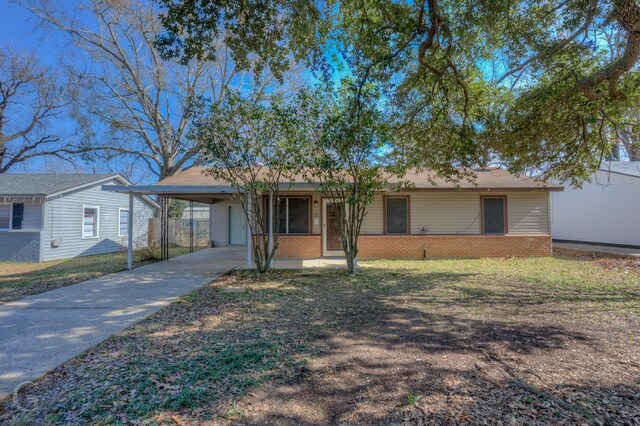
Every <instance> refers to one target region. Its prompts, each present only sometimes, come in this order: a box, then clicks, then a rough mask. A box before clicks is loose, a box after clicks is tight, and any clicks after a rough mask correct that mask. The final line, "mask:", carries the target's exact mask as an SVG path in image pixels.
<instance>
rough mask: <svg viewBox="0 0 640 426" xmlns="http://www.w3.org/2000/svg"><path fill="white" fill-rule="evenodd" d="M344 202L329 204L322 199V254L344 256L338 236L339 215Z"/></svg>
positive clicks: (340, 239)
mask: <svg viewBox="0 0 640 426" xmlns="http://www.w3.org/2000/svg"><path fill="white" fill-rule="evenodd" d="M342 209H344V204H331V202H330V201H329V200H327V199H324V200H322V255H323V256H344V251H342V238H341V236H340V216H341V215H342Z"/></svg>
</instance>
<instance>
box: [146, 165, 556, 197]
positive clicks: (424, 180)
mask: <svg viewBox="0 0 640 426" xmlns="http://www.w3.org/2000/svg"><path fill="white" fill-rule="evenodd" d="M206 170H207V169H206V168H205V167H192V168H189V169H186V170H182V171H180V172H178V173H176V174H174V175H173V176H170V177H167V178H165V179H163V180H161V181H160V182H158V183H157V184H155V185H154V186H183V185H184V186H190V187H194V186H211V187H215V186H228V185H229V183H228V182H225V181H223V180H219V179H214V178H213V177H211V176H209V175H208V174H206ZM474 172H475V174H476V179H475V181H474V182H473V181H472V182H469V181H468V180H462V181H460V182H457V183H456V182H450V181H447V180H445V179H443V178H440V177H437V176H436V175H435V174H434V173H433V172H431V171H428V170H425V171H421V170H416V169H410V170H408V171H407V173H406V175H405V176H404V178H403V179H402V180H403V181H409V182H412V183H413V185H414V189H416V190H431V191H456V190H461V191H486V190H487V189H489V190H494V191H495V190H518V191H562V190H563V189H564V187H563V186H561V185H556V184H553V183H549V182H542V181H539V180H536V179H534V178H531V177H527V176H516V175H514V174H511V173H509V172H508V171H506V170H503V169H499V168H486V169H481V170H475V171H474ZM295 180H296V183H304V182H305V180H304V179H303V178H302V177H300V178H297V179H295ZM398 181H400V179H398ZM391 183H393V181H392V182H391Z"/></svg>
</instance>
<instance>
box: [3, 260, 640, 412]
mask: <svg viewBox="0 0 640 426" xmlns="http://www.w3.org/2000/svg"><path fill="white" fill-rule="evenodd" d="M361 264H362V268H361V270H360V272H359V274H358V275H357V276H355V277H351V276H348V275H346V274H344V273H343V272H342V271H322V272H321V273H319V274H315V273H307V272H301V271H274V272H271V273H268V274H265V275H262V276H256V275H254V274H252V273H249V272H246V271H245V272H242V271H240V272H236V273H234V274H231V275H228V276H225V277H222V278H221V279H220V280H218V281H216V282H214V283H213V284H211V285H209V286H205V287H204V288H202V289H200V290H198V291H196V292H193V293H191V294H189V295H187V296H185V297H183V298H181V299H179V300H178V301H177V302H175V303H174V304H172V305H170V306H169V307H167V308H166V309H164V310H162V311H160V312H159V313H157V314H155V315H153V316H152V317H150V318H148V319H146V320H144V321H142V322H140V323H138V324H136V325H134V326H132V327H130V328H129V329H127V330H125V331H123V332H122V333H119V334H118V335H116V336H114V337H112V338H110V339H109V340H107V341H106V342H103V343H102V344H100V345H98V346H97V347H95V348H93V349H92V350H90V351H88V352H87V353H85V354H83V355H82V356H80V357H78V358H76V359H74V360H71V361H69V362H67V363H66V364H64V365H63V366H61V367H60V368H58V369H56V370H55V371H53V372H52V373H50V374H49V375H47V376H45V377H44V378H43V379H42V380H40V381H39V382H37V383H36V384H34V385H33V386H30V387H29V388H27V389H25V391H24V392H23V394H21V395H20V398H23V399H24V400H25V401H37V404H36V406H35V408H34V409H33V410H32V411H24V410H22V409H21V408H20V406H19V405H17V404H16V403H15V402H14V401H10V400H6V401H5V403H4V406H2V404H0V413H1V412H2V410H4V413H3V414H0V423H2V421H3V420H4V421H6V422H7V423H8V424H23V423H26V424H30V423H31V424H33V423H35V424H61V423H63V424H85V423H91V424H128V423H143V422H147V423H145V424H183V423H185V424H190V423H201V422H208V421H209V422H212V423H214V424H236V423H259V424H278V423H291V424H293V423H306V424H338V423H343V424H371V423H384V424H387V423H403V422H407V423H419V422H424V421H425V420H427V418H428V419H429V420H431V421H434V422H435V423H437V424H477V423H481V422H482V421H483V420H486V419H494V420H495V421H497V420H500V421H501V422H502V423H503V424H510V423H515V424H549V423H559V424H574V423H592V422H601V423H608V424H617V423H624V422H628V423H631V424H632V423H633V420H631V419H633V418H640V417H634V416H640V411H639V410H640V408H638V404H637V396H638V395H640V386H639V384H638V377H640V364H638V362H637V360H638V359H640V349H639V346H638V344H637V343H636V342H635V341H634V340H633V339H630V338H629V336H630V335H632V334H634V333H635V334H637V333H638V331H637V330H638V328H639V326H640V274H638V273H637V272H632V271H623V270H605V269H604V268H602V267H600V266H599V265H598V264H597V263H596V262H594V261H590V260H582V259H576V258H571V257H557V258H541V259H478V260H438V261H390V260H385V261H382V260H381V261H369V262H362V263H361ZM228 287H244V288H246V289H247V291H246V292H244V293H237V292H226V291H225V288H228ZM636 340H637V339H636ZM20 398H19V399H20ZM9 419H11V420H9Z"/></svg>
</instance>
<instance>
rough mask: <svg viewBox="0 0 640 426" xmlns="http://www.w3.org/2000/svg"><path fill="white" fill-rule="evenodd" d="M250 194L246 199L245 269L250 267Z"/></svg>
mask: <svg viewBox="0 0 640 426" xmlns="http://www.w3.org/2000/svg"><path fill="white" fill-rule="evenodd" d="M251 246H252V244H251V196H250V195H249V196H248V199H247V269H251Z"/></svg>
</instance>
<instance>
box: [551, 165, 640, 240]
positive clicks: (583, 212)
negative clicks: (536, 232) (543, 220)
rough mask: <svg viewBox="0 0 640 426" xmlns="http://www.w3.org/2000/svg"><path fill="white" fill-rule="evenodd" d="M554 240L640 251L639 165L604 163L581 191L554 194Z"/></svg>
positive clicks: (574, 190) (573, 190) (571, 189)
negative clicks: (615, 246) (637, 249)
mask: <svg viewBox="0 0 640 426" xmlns="http://www.w3.org/2000/svg"><path fill="white" fill-rule="evenodd" d="M552 204H553V222H552V228H553V229H552V230H553V232H552V235H553V239H554V240H558V241H568V242H581V243H595V244H606V245H619V246H631V247H640V222H639V220H638V219H639V218H640V162H638V161H634V162H622V161H611V162H606V163H603V164H602V166H601V167H600V170H598V171H597V172H596V173H595V175H594V176H593V177H592V180H591V182H585V183H584V185H583V187H582V189H573V188H568V189H567V190H566V191H565V192H563V193H562V194H554V195H553V199H552Z"/></svg>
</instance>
